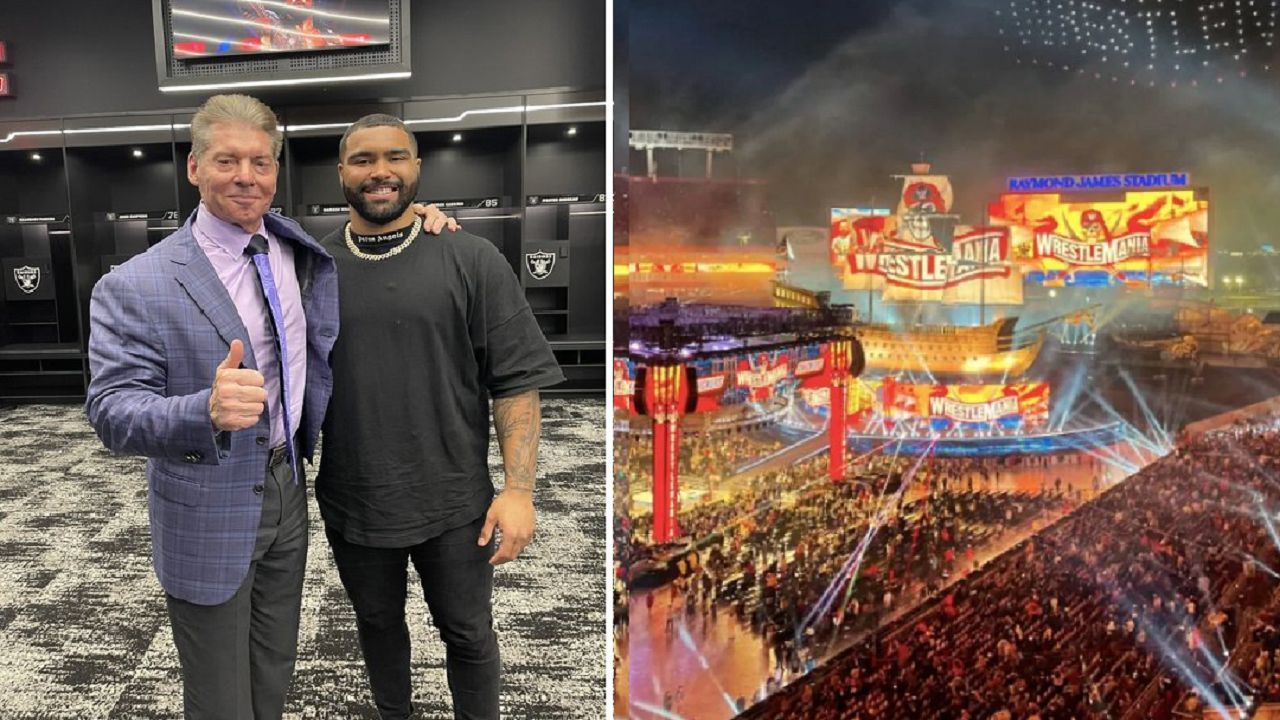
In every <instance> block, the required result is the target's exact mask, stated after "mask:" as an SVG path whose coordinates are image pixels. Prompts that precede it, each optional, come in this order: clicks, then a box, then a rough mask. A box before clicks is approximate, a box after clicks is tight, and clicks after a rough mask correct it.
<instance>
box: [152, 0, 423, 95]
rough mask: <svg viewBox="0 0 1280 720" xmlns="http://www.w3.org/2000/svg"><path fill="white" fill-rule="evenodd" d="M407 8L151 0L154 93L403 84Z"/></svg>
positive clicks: (389, 3) (379, 3)
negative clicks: (368, 82)
mask: <svg viewBox="0 0 1280 720" xmlns="http://www.w3.org/2000/svg"><path fill="white" fill-rule="evenodd" d="M409 5H410V2H409V0H152V14H153V16H154V21H155V27H154V35H155V54H156V76H157V78H158V80H159V88H160V90H161V91H162V92H181V91H209V90H217V89H224V88H246V89H248V88H254V87H265V86H271V85H294V84H299V83H311V82H321V83H328V82H340V81H343V80H350V81H363V80H378V79H382V80H387V79H396V78H405V77H408V76H409V75H410V73H411V65H410V61H409Z"/></svg>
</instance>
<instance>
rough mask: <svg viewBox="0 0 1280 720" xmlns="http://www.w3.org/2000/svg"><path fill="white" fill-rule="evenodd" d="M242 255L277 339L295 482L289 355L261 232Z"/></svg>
mask: <svg viewBox="0 0 1280 720" xmlns="http://www.w3.org/2000/svg"><path fill="white" fill-rule="evenodd" d="M244 254H245V255H248V256H249V259H251V260H253V266H254V267H255V268H256V269H257V270H258V285H259V287H261V289H262V295H263V297H264V298H266V301H267V310H268V313H267V315H268V317H270V318H271V334H272V335H274V336H275V339H276V349H277V350H278V351H279V352H278V353H277V354H278V355H279V356H280V394H281V398H280V400H281V405H280V408H281V411H282V413H283V414H284V448H285V452H286V453H288V454H289V469H290V470H292V471H293V482H294V483H295V484H296V483H297V482H298V459H297V456H296V455H295V454H294V452H293V433H292V432H291V429H292V427H293V424H292V423H291V422H290V420H289V354H288V350H287V349H286V347H285V339H284V312H283V311H282V310H281V309H280V293H278V292H277V291H276V281H275V278H273V277H272V276H271V263H270V262H269V260H268V255H267V239H266V238H264V237H262V236H261V235H254V236H253V237H251V238H249V245H248V247H246V248H245V249H244ZM270 418H271V414H270V412H268V413H267V427H268V432H269V431H270V427H271V419H270Z"/></svg>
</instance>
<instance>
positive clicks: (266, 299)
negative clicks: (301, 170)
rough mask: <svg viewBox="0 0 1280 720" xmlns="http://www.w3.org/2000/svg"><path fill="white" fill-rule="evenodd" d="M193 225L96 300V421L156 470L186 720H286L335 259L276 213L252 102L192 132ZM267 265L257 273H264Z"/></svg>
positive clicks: (158, 547) (271, 161)
mask: <svg viewBox="0 0 1280 720" xmlns="http://www.w3.org/2000/svg"><path fill="white" fill-rule="evenodd" d="M191 132H192V150H191V155H190V156H189V158H188V161H187V174H188V178H189V180H190V181H191V182H192V183H193V184H195V185H197V186H199V188H200V206H199V208H197V210H196V211H195V212H194V213H192V215H191V217H190V218H188V220H187V222H186V224H185V225H184V226H183V227H182V228H181V229H180V230H178V231H177V232H176V233H174V234H173V235H170V236H169V237H167V238H165V239H164V240H163V241H161V242H160V243H158V244H157V245H156V246H155V247H153V248H151V249H150V250H149V251H148V252H146V253H144V254H142V255H140V256H137V257H135V258H132V259H131V260H129V261H128V262H126V263H125V264H123V265H122V266H120V267H119V268H117V269H116V270H114V271H112V272H111V273H109V274H107V275H106V276H104V277H103V278H102V280H101V281H99V283H98V285H97V286H96V287H95V288H94V292H93V300H92V305H91V309H90V321H91V331H90V337H89V361H90V367H91V370H92V373H93V378H92V382H91V383H90V386H89V392H88V401H87V404H86V408H87V411H88V414H89V420H90V422H92V424H93V426H94V428H95V429H96V430H97V432H98V435H99V437H101V438H102V441H103V442H104V443H105V444H106V445H107V447H109V448H111V449H112V450H117V451H121V452H128V453H134V454H138V455H145V456H146V457H147V458H148V461H147V500H148V502H149V505H150V517H151V534H152V541H153V560H154V564H155V569H156V574H157V576H158V577H159V579H160V584H161V585H162V586H163V587H164V590H165V594H166V600H167V604H168V608H169V617H170V622H171V625H172V628H173V636H174V644H175V645H176V646H177V649H178V656H179V660H180V662H181V665H182V675H183V686H184V705H185V707H186V717H188V718H211V719H213V718H216V719H217V720H228V719H232V718H236V719H255V720H266V719H267V718H279V717H280V716H281V714H282V713H283V709H284V699H285V694H286V692H287V690H288V686H289V682H290V680H291V678H292V676H293V668H294V661H295V658H296V654H297V637H298V618H299V615H300V611H301V601H302V581H303V577H304V571H305V566H306V556H307V499H306V483H305V479H304V478H302V477H299V476H298V475H299V474H300V473H299V471H298V469H297V468H298V463H299V458H298V456H299V455H300V456H302V457H305V458H310V457H311V455H312V451H313V449H314V447H315V443H316V439H317V437H318V435H319V432H320V423H321V420H322V419H323V417H324V411H325V407H326V405H327V404H328V401H329V393H330V389H331V386H332V379H331V375H330V370H329V366H328V358H329V352H330V350H331V349H332V347H333V343H334V339H335V338H336V337H337V334H338V296H337V275H336V271H335V268H334V262H333V258H332V257H331V256H329V255H328V253H326V252H325V251H324V250H323V249H322V248H321V247H320V245H319V244H318V243H317V242H316V241H315V240H314V239H312V238H311V237H309V236H308V235H307V234H306V233H305V232H303V231H302V229H301V228H300V227H299V226H298V225H297V224H296V223H295V222H293V221H292V220H289V219H287V218H284V217H280V216H278V215H275V214H272V213H269V212H268V209H269V207H270V203H271V200H272V198H273V197H274V195H275V187H276V178H277V176H278V172H279V164H278V161H277V158H278V157H279V153H280V145H281V134H280V131H279V129H278V127H277V120H276V117H275V114H274V113H272V112H271V110H270V109H269V108H267V107H266V106H265V105H263V104H262V103H261V102H260V101H258V100H255V99H253V98H250V97H247V96H243V95H221V96H215V97H213V98H211V99H210V100H209V101H208V102H206V103H205V105H204V106H202V107H201V109H200V111H199V112H197V113H196V116H195V117H194V118H193V119H192V129H191ZM256 255H260V256H261V259H259V258H257V257H255V256H256Z"/></svg>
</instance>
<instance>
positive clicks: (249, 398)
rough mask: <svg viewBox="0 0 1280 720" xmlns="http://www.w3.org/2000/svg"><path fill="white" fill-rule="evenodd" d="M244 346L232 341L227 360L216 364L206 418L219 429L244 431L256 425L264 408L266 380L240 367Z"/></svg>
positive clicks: (260, 374)
mask: <svg viewBox="0 0 1280 720" xmlns="http://www.w3.org/2000/svg"><path fill="white" fill-rule="evenodd" d="M243 360H244V343H242V342H240V341H239V340H232V341H231V348H230V349H229V350H228V351H227V357H226V358H225V359H223V361H222V362H220V363H218V369H217V372H216V373H215V374H214V376H213V391H212V392H211V393H210V394H209V419H210V420H212V421H213V427H214V428H216V429H218V430H230V431H235V430H244V429H245V428H250V427H253V426H254V425H257V424H258V418H260V417H261V416H262V411H263V410H265V409H266V406H267V391H266V390H265V389H264V388H263V384H264V383H265V380H264V379H263V377H262V373H260V372H258V371H257V370H247V369H244V368H241V367H240V363H241V362H242V361H243Z"/></svg>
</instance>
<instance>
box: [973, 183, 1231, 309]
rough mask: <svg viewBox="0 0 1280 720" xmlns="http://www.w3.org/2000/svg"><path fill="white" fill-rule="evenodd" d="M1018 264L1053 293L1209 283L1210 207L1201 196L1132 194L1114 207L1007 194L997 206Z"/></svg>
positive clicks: (996, 218) (998, 221)
mask: <svg viewBox="0 0 1280 720" xmlns="http://www.w3.org/2000/svg"><path fill="white" fill-rule="evenodd" d="M989 215H990V217H991V222H992V224H993V225H998V226H1001V227H1005V228H1007V229H1008V230H1009V233H1010V241H1011V243H1012V246H1013V258H1014V262H1015V263H1016V264H1017V265H1018V266H1019V267H1020V268H1021V269H1022V274H1023V276H1024V278H1025V279H1026V281H1027V282H1033V283H1038V284H1041V285H1045V286H1053V287H1062V286H1102V287H1125V286H1128V287H1149V286H1152V285H1176V286H1201V287H1204V286H1206V285H1207V284H1208V246H1209V232H1208V226H1209V201H1208V199H1207V198H1204V197H1202V193H1198V192H1197V191H1196V190H1181V189H1174V190H1151V191H1141V192H1127V193H1125V194H1124V195H1123V199H1117V200H1112V201H1079V202H1077V201H1072V200H1070V199H1064V198H1063V197H1062V195H1059V194H1056V193H1006V194H1004V195H1001V196H1000V199H999V200H997V201H996V202H994V203H992V204H991V205H990V207H989Z"/></svg>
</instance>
